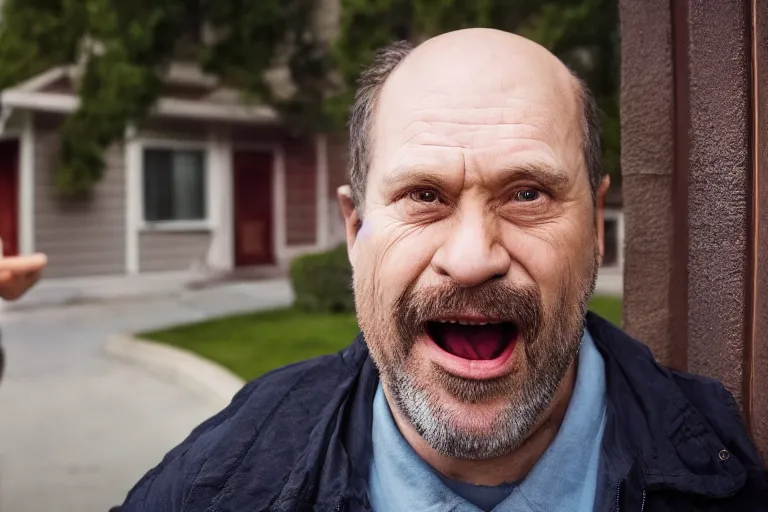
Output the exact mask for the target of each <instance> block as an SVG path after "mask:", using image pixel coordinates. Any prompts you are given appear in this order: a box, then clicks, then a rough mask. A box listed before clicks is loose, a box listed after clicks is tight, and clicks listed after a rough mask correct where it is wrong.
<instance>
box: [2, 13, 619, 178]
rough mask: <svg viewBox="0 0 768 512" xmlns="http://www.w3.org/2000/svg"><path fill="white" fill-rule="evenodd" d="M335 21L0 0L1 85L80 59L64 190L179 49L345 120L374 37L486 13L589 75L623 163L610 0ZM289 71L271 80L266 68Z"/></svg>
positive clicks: (90, 174) (308, 110)
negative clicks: (332, 32) (331, 34)
mask: <svg viewBox="0 0 768 512" xmlns="http://www.w3.org/2000/svg"><path fill="white" fill-rule="evenodd" d="M339 1H340V2H341V7H342V15H341V20H340V26H339V31H338V35H337V37H336V38H335V40H333V41H332V42H331V41H328V40H327V39H326V38H325V37H323V35H322V34H320V33H319V31H318V30H317V25H316V18H315V15H316V13H317V12H318V8H319V7H320V8H322V5H321V4H322V0H258V1H252V0H6V3H5V5H4V7H3V16H2V20H1V21H0V89H2V88H5V87H8V86H10V85H13V84H15V83H18V82H20V81H21V80H23V79H25V78H28V77H30V76H32V75H34V74H36V73H39V72H41V71H43V70H45V69H48V68H50V67H52V66H55V65H64V64H72V63H75V62H77V63H79V64H80V65H81V69H82V73H81V76H80V78H79V80H78V92H79V94H80V96H81V107H80V109H79V110H78V111H77V112H76V113H75V114H74V115H73V116H70V117H69V118H68V119H67V120H66V121H65V123H64V125H63V127H62V132H61V136H62V153H61V167H60V169H59V172H58V175H57V183H58V186H59V188H60V189H61V190H62V191H64V192H79V191H83V190H88V189H89V188H90V187H91V185H92V184H93V183H94V182H96V181H97V180H98V179H99V178H100V177H101V175H102V172H103V169H104V160H103V158H104V156H103V155H104V150H105V149H106V148H107V147H108V146H109V145H110V144H112V143H114V142H115V141H118V140H120V139H121V138H122V136H123V134H124V131H125V127H126V126H127V125H129V124H130V123H135V122H140V121H141V120H142V119H144V118H145V117H146V116H147V114H148V113H149V112H150V110H151V108H152V106H153V105H154V103H155V102H156V100H157V98H158V96H159V94H160V90H161V86H162V80H161V76H162V72H163V70H164V69H165V68H166V66H168V64H170V62H171V61H172V60H173V59H174V58H178V57H183V58H185V59H194V60H196V61H198V62H199V63H200V65H201V66H202V68H203V69H204V70H205V71H207V72H209V73H211V74H213V75H215V76H217V77H218V78H220V80H221V82H222V83H223V84H225V85H228V86H232V87H236V88H238V89H240V90H241V91H243V92H244V93H246V94H247V96H248V97H249V98H250V99H252V100H253V101H259V102H263V103H266V104H270V105H272V106H274V107H275V108H277V109H278V111H279V112H281V114H282V115H283V116H284V117H286V118H287V119H288V120H289V122H290V123H291V125H292V126H295V127H298V128H302V129H305V130H318V129H319V130H325V129H334V128H339V127H341V126H343V123H344V121H345V118H346V112H347V108H348V106H349V102H350V100H351V97H352V95H353V92H354V88H355V81H356V79H357V76H358V74H359V72H360V70H361V69H362V68H363V66H364V65H366V64H367V63H368V62H370V59H371V58H372V56H373V52H374V51H375V49H376V48H378V47H380V46H382V45H384V44H386V43H388V42H390V41H392V40H395V39H411V40H414V41H420V40H423V39H424V38H425V37H429V36H432V35H436V34H439V33H441V32H446V31H449V30H453V29H458V28H463V27H472V26H486V27H495V28H500V29H503V30H508V31H513V32H519V33H521V34H524V35H526V36H528V37H530V38H532V39H534V40H536V41H538V42H540V43H541V44H543V45H544V46H546V47H547V48H549V49H551V50H552V51H553V52H555V53H556V54H558V55H559V56H560V57H561V58H563V60H564V61H565V62H566V63H568V64H569V65H571V66H572V67H573V68H575V69H576V70H577V71H579V72H580V74H581V75H582V76H583V77H584V78H585V79H586V80H587V82H588V83H589V84H590V86H591V88H592V90H593V91H594V92H595V94H596V96H597V98H598V102H599V104H600V106H601V108H602V110H603V116H604V124H605V126H606V127H607V128H608V129H607V130H606V136H605V138H604V145H605V160H606V168H607V169H608V170H609V171H610V172H612V173H616V172H617V170H618V131H617V130H618V122H617V119H618V106H617V94H616V91H617V80H618V78H617V63H618V53H617V52H618V39H617V38H618V23H617V13H616V11H617V6H616V5H615V0H614V1H609V0H558V1H550V2H546V3H544V4H541V3H540V2H537V1H533V0H531V1H527V2H520V1H517V0H475V1H473V2H466V1H464V0H339ZM276 66H282V67H284V68H286V69H287V70H288V72H289V77H290V82H291V83H292V85H293V87H292V90H293V92H292V94H289V95H287V96H286V95H283V94H280V92H281V91H278V90H276V89H275V87H274V86H273V84H272V82H270V80H269V79H268V75H267V71H268V70H270V69H273V68H275V67H276Z"/></svg>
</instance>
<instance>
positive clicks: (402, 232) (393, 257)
mask: <svg viewBox="0 0 768 512" xmlns="http://www.w3.org/2000/svg"><path fill="white" fill-rule="evenodd" d="M425 231H426V230H425V229H424V228H414V227H413V226H405V225H403V224H402V223H400V222H397V221H395V220H392V219H387V218H381V219H372V218H369V219H368V220H367V221H366V223H364V224H363V226H362V227H361V234H362V236H360V235H358V238H357V241H356V243H355V247H354V249H353V250H354V258H353V259H354V269H355V274H356V275H357V277H359V278H362V279H365V280H369V281H370V284H371V286H372V293H373V294H374V298H375V300H376V302H377V303H379V304H381V303H382V302H385V303H387V304H392V303H393V302H394V301H395V300H397V299H398V298H399V297H400V296H401V295H402V293H403V291H404V290H405V289H406V288H408V286H410V285H411V284H412V283H414V282H415V281H417V280H418V279H419V276H421V275H422V274H423V272H424V270H425V269H426V268H427V267H428V266H429V263H430V261H431V260H432V255H433V254H434V252H435V248H434V247H432V245H434V244H433V243H430V240H433V239H432V238H431V237H429V236H428V235H427V234H426V233H425Z"/></svg>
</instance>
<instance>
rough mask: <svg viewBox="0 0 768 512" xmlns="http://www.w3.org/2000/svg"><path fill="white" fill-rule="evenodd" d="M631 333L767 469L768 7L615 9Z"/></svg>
mask: <svg viewBox="0 0 768 512" xmlns="http://www.w3.org/2000/svg"><path fill="white" fill-rule="evenodd" d="M620 16H621V31H622V90H621V109H622V110H621V117H622V172H623V194H624V208H625V226H626V248H625V251H626V252H625V254H626V256H625V280H624V281H625V290H624V324H625V327H626V329H627V330H628V331H629V332H630V333H631V334H632V335H634V336H636V337H637V338H639V339H641V340H643V341H644V342H646V343H648V344H649V345H650V346H651V348H652V349H653V350H654V353H655V354H656V356H657V357H658V359H659V360H660V361H662V362H663V363H665V364H668V365H670V366H672V367H675V368H679V369H684V370H687V371H690V372H694V373H699V374H704V375H709V376H712V377H715V378H717V379H719V380H721V381H722V382H723V383H724V384H725V385H726V386H727V387H728V389H730V390H731V392H732V393H733V394H734V396H736V398H737V400H738V401H739V403H740V404H741V405H742V408H743V412H744V417H745V420H746V423H747V425H748V428H749V429H750V431H751V433H752V435H753V437H754V439H755V441H756V442H757V443H758V446H759V449H760V450H761V453H762V455H763V457H764V459H766V460H768V147H766V144H768V0H718V1H717V2H700V1H695V0H648V1H644V2H637V1H635V0H621V1H620Z"/></svg>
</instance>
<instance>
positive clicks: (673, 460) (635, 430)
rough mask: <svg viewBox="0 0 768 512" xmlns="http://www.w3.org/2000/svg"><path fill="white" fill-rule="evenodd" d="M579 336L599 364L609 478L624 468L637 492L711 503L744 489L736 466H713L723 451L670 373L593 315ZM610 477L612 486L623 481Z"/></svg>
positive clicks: (635, 343) (742, 472)
mask: <svg viewBox="0 0 768 512" xmlns="http://www.w3.org/2000/svg"><path fill="white" fill-rule="evenodd" d="M587 328H588V329H589V331H590V333H591V334H592V337H593V339H594V340H595V344H596V345H597V347H598V350H600V352H601V354H602V355H603V359H604V362H605V369H606V385H607V393H608V411H607V414H608V421H607V424H606V431H605V435H604V438H603V452H604V454H605V455H606V457H607V458H610V459H612V462H613V463H614V466H613V467H614V470H616V469H617V468H621V467H622V464H621V462H625V463H627V464H625V465H623V468H624V469H625V470H629V466H632V471H631V473H632V474H635V475H636V476H637V477H639V478H640V479H641V480H642V481H641V482H639V484H640V485H641V487H642V488H643V489H646V488H649V489H670V490H677V491H681V492H685V493H690V494H697V495H701V496H707V497H711V498H717V497H726V496H730V495H733V494H735V493H737V492H738V491H739V490H740V489H741V488H742V487H743V486H744V484H745V482H746V478H747V471H746V469H745V467H744V465H743V464H742V463H741V462H740V461H739V460H737V458H736V457H735V456H734V455H732V454H731V456H730V457H729V458H728V459H727V460H726V461H722V460H720V456H719V454H720V452H721V450H723V449H724V448H725V447H726V446H727V443H726V442H725V441H724V440H723V439H722V438H721V436H720V435H718V433H717V432H716V431H715V430H714V428H713V427H712V425H711V424H710V423H709V422H708V421H707V419H706V418H705V417H703V416H702V415H701V413H700V412H699V411H697V410H696V408H695V407H694V406H693V405H692V404H691V402H690V401H689V399H688V398H687V397H686V395H684V394H683V392H682V390H681V389H680V387H679V386H678V385H677V383H676V382H675V379H674V377H673V375H672V373H671V372H670V371H669V370H668V369H666V368H665V367H663V366H661V365H660V364H658V363H657V362H656V360H655V359H654V357H653V355H652V354H651V351H650V350H649V349H648V347H646V346H645V345H643V344H641V343H640V342H638V341H636V340H634V339H632V338H631V337H630V336H628V335H627V334H625V333H624V332H623V331H621V330H620V329H618V328H617V327H615V326H613V325H612V324H610V323H609V322H607V321H605V320H603V319H602V318H600V317H598V316H597V315H594V314H592V313H589V314H588V316H587ZM701 392H702V393H704V392H706V391H701ZM711 399H712V400H714V399H715V398H714V397H713V398H711ZM723 409H724V411H725V409H726V408H725V407H723ZM609 472H611V471H610V468H609ZM613 473H614V474H613V475H612V476H613V477H614V480H620V479H623V478H625V477H626V476H627V474H626V472H625V473H624V474H620V473H618V474H617V472H616V471H614V472H613ZM630 476H631V475H630Z"/></svg>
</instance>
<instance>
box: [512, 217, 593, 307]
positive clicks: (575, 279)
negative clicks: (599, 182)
mask: <svg viewBox="0 0 768 512" xmlns="http://www.w3.org/2000/svg"><path fill="white" fill-rule="evenodd" d="M505 244H506V246H507V247H508V248H509V250H510V253H511V254H512V255H513V257H514V259H515V260H516V261H517V262H518V263H519V264H520V265H521V266H522V269H523V271H524V272H525V274H526V278H527V279H530V280H532V281H533V282H535V283H536V285H537V286H538V287H539V289H540V291H541V295H542V300H543V302H544V303H545V304H552V303H554V301H557V300H559V298H560V297H561V296H562V294H563V293H564V292H568V291H570V290H564V289H563V288H564V287H566V288H572V283H579V282H581V279H580V278H582V277H586V276H582V275H581V274H586V272H588V271H589V270H591V267H592V265H591V264H592V260H593V259H594V250H595V237H594V233H593V232H592V231H591V230H585V229H584V228H583V227H582V228H577V227H576V226H575V225H571V224H562V225H560V226H557V228H554V227H553V229H552V230H550V231H548V232H547V233H544V234H542V233H533V232H530V233H521V232H519V231H517V232H516V233H514V234H510V236H508V237H507V239H506V240H505Z"/></svg>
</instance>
